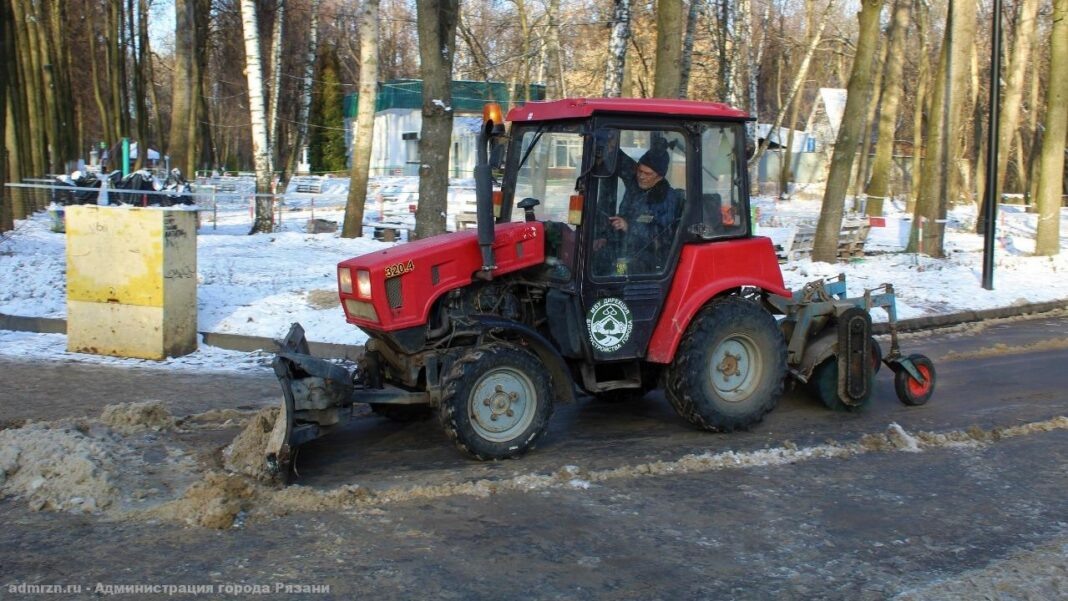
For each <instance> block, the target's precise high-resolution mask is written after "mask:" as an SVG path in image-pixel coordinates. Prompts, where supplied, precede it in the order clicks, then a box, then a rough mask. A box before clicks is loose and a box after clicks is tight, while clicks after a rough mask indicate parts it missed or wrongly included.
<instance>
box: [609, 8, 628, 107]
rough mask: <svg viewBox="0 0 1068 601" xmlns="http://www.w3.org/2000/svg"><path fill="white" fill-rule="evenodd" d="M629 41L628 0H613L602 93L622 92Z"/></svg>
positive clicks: (610, 94)
mask: <svg viewBox="0 0 1068 601" xmlns="http://www.w3.org/2000/svg"><path fill="white" fill-rule="evenodd" d="M629 41H630V0H615V4H614V9H613V11H612V27H611V33H610V34H609V37H608V61H607V62H608V65H607V70H606V71H605V78H604V95H605V97H607V98H619V96H620V95H621V94H622V93H623V74H624V68H625V67H626V60H627V45H628V42H629Z"/></svg>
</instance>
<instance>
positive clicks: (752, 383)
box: [708, 334, 762, 402]
mask: <svg viewBox="0 0 1068 601" xmlns="http://www.w3.org/2000/svg"><path fill="white" fill-rule="evenodd" d="M760 357H761V355H760V349H759V347H757V344H756V342H755V341H753V339H751V338H750V337H748V336H746V335H744V334H735V335H734V336H730V337H728V338H726V339H724V340H722V341H721V342H720V343H719V344H718V345H716V347H715V349H714V350H713V352H712V356H711V361H710V362H709V363H710V365H709V370H708V375H709V378H710V379H711V384H712V387H713V388H714V389H715V391H716V393H717V394H718V395H719V396H720V397H721V398H723V399H724V400H725V401H727V402H741V401H744V400H746V399H748V398H749V397H750V395H752V394H753V392H754V391H755V390H756V388H757V387H758V386H759V384H760V377H761V371H762V370H761V359H760Z"/></svg>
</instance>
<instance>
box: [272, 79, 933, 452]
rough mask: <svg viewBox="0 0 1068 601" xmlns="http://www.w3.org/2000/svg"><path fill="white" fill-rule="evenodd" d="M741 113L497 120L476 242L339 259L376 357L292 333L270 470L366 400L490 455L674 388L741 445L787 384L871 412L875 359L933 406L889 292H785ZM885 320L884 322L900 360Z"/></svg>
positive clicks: (492, 109) (924, 365)
mask: <svg viewBox="0 0 1068 601" xmlns="http://www.w3.org/2000/svg"><path fill="white" fill-rule="evenodd" d="M748 119H749V117H748V115H747V114H745V113H744V112H742V111H739V110H736V109H733V108H731V107H728V106H726V105H723V104H717V103H705V102H693V101H685V100H650V99H570V100H558V101H551V102H534V103H528V104H526V105H524V106H521V107H518V108H515V109H513V110H511V111H510V112H509V113H508V117H507V119H506V121H507V122H509V123H510V124H511V126H510V129H509V130H508V131H507V132H506V130H505V127H504V121H505V120H504V119H501V113H500V109H499V108H498V107H496V106H495V105H489V106H487V109H486V111H485V115H484V125H483V129H482V131H481V133H480V136H479V147H478V158H477V166H476V167H475V181H476V197H477V217H478V219H477V222H478V229H477V231H460V232H455V233H449V234H443V235H439V236H435V237H432V238H428V239H425V240H420V241H417V242H412V243H408V244H402V245H397V246H394V247H391V248H389V249H386V250H382V251H377V252H374V253H369V254H366V255H363V256H360V257H356V258H352V259H348V260H346V261H343V262H341V263H340V264H339V265H338V288H339V291H340V298H341V304H342V307H343V308H344V310H345V316H346V318H347V320H348V321H349V322H350V323H352V324H355V325H357V326H359V327H360V328H362V329H363V330H364V331H365V332H366V333H367V335H368V336H369V340H368V342H367V345H366V352H365V353H364V355H363V357H362V359H361V360H360V361H359V362H358V364H357V367H356V369H355V370H354V371H352V372H350V371H349V370H347V369H345V368H343V367H341V366H340V365H337V364H335V363H331V362H329V361H325V360H321V359H316V358H314V357H311V356H310V355H309V354H308V348H307V343H306V341H305V340H304V332H303V330H302V329H301V328H300V327H299V325H297V324H294V327H293V329H292V330H291V332H290V335H289V336H288V337H287V338H286V340H285V341H284V342H283V349H282V351H281V352H280V353H279V354H278V356H277V357H276V359H275V362H274V369H275V372H276V373H277V375H278V377H279V379H280V381H281V383H282V388H283V393H284V397H285V402H284V406H283V410H282V414H281V416H280V418H279V420H278V422H277V425H276V427H275V430H274V432H273V433H272V438H271V444H270V446H269V448H268V450H267V461H268V464H269V465H270V466H271V467H272V468H273V469H274V470H276V472H277V473H288V469H287V468H288V465H289V463H290V461H291V459H292V457H293V453H294V451H295V449H296V447H297V446H299V445H300V444H302V443H304V442H307V441H309V440H311V439H314V438H316V437H318V436H321V435H323V434H324V433H326V432H328V431H329V430H330V429H332V428H333V427H335V426H337V425H339V424H340V423H341V422H342V421H343V420H344V418H345V414H346V413H351V412H342V411H341V409H343V408H347V407H349V406H351V405H352V404H353V403H368V404H370V406H371V408H372V409H373V410H374V411H375V412H376V413H379V414H381V415H384V416H386V417H389V418H392V419H397V420H412V419H418V418H423V417H427V416H429V415H431V414H432V412H433V411H434V410H435V409H436V410H437V414H438V416H439V418H440V420H441V424H442V426H443V427H444V429H445V431H446V433H447V434H448V436H449V437H450V438H451V439H452V440H453V441H455V443H456V445H457V446H458V447H459V448H460V449H461V450H462V451H464V452H465V453H467V454H469V455H470V456H472V457H474V458H477V459H483V460H488V459H506V458H513V457H518V456H520V455H522V454H523V453H525V452H527V451H529V450H530V449H531V448H533V447H534V445H535V444H536V443H537V442H538V439H539V438H540V437H541V436H542V435H543V434H544V433H545V431H546V429H547V426H548V423H549V418H550V416H551V415H552V412H553V405H554V404H555V403H558V402H568V401H572V400H573V399H574V398H575V395H576V389H578V390H581V391H583V392H584V393H586V394H589V395H592V396H594V397H600V398H604V399H624V398H631V397H640V396H642V395H644V394H645V393H647V392H648V391H650V390H652V389H654V388H656V387H658V386H660V387H662V388H663V389H664V393H665V395H666V397H667V399H668V400H669V401H670V403H671V405H672V407H674V408H675V410H676V411H677V412H678V413H679V415H680V416H682V417H683V418H684V419H685V420H686V421H688V422H690V423H691V424H693V425H695V426H697V427H699V428H702V429H705V430H711V431H718V432H729V431H732V430H737V429H744V428H748V427H750V426H752V425H754V424H756V423H757V422H759V421H760V420H761V419H762V418H763V417H764V415H765V414H766V413H768V412H769V411H771V410H772V409H773V408H774V407H775V405H776V403H777V402H778V400H779V397H780V395H781V393H782V390H783V384H784V381H785V379H786V377H787V376H789V377H793V378H795V379H797V380H799V381H801V382H806V383H808V384H810V386H811V388H812V389H813V390H814V392H815V394H816V395H817V396H819V397H820V398H821V399H822V400H823V402H824V403H825V404H827V405H828V406H830V407H834V408H844V409H851V408H858V407H861V406H863V405H864V404H865V403H866V402H867V401H868V400H869V399H870V397H871V395H872V380H873V376H874V374H875V372H876V371H877V369H878V367H879V364H880V363H881V362H882V363H885V364H887V365H888V366H889V367H891V368H892V369H893V370H894V372H895V374H896V379H897V389H898V395H899V396H900V398H901V400H902V401H903V402H905V403H907V404H922V403H925V402H926V401H927V399H928V398H930V396H931V393H932V392H933V390H934V382H935V372H934V367H933V365H932V363H931V361H930V360H928V359H927V358H926V357H923V356H922V355H912V356H910V357H903V356H901V354H900V353H899V352H898V349H897V337H896V332H895V331H894V329H893V324H894V322H895V320H896V315H895V313H894V295H893V289H892V288H891V287H890V286H889V285H886V286H884V287H883V288H882V289H880V290H875V291H867V292H865V294H864V295H863V296H862V297H857V298H846V295H845V282H844V280H843V279H841V278H840V279H839V280H838V281H832V282H814V283H812V284H809V285H807V286H805V288H804V290H802V291H800V292H798V293H797V294H791V292H790V291H789V290H787V289H786V287H785V286H784V285H783V279H782V274H781V272H780V270H779V264H778V261H777V259H776V255H775V251H774V248H773V246H772V243H771V240H769V239H768V238H764V237H758V236H754V235H753V233H752V232H753V224H752V223H751V218H750V210H749V179H748V174H747V169H746V158H747V146H746V136H745V127H744V125H745V122H746V121H747V120H748ZM498 178H499V179H498ZM872 307H882V308H884V309H886V310H887V312H888V314H889V317H890V323H891V333H892V334H893V338H892V346H891V352H890V353H889V355H888V356H887V357H886V358H885V359H883V358H882V356H881V352H880V350H879V346H878V344H877V343H876V341H875V340H874V339H873V338H872V324H871V317H870V315H869V311H870V309H871V308H872ZM777 316H780V317H777Z"/></svg>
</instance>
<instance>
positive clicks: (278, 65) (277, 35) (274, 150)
mask: <svg viewBox="0 0 1068 601" xmlns="http://www.w3.org/2000/svg"><path fill="white" fill-rule="evenodd" d="M285 16H286V3H285V2H279V3H278V10H277V11H276V13H275V16H274V32H273V37H272V39H271V99H270V102H269V103H268V106H267V127H268V130H267V143H268V144H269V145H270V158H271V166H270V171H271V172H274V171H275V167H274V166H275V165H276V164H277V163H278V153H279V150H280V149H281V145H280V144H279V143H278V94H279V90H280V88H281V87H282V36H283V34H284V33H285Z"/></svg>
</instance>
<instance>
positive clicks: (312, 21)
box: [0, 0, 1068, 260]
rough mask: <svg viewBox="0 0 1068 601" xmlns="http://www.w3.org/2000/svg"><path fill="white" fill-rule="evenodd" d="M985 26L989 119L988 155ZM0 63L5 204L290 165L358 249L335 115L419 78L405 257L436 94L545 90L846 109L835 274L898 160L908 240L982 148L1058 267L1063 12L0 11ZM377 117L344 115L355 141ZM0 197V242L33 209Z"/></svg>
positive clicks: (387, 7)
mask: <svg viewBox="0 0 1068 601" xmlns="http://www.w3.org/2000/svg"><path fill="white" fill-rule="evenodd" d="M995 10H998V11H999V12H998V13H997V14H1000V15H1001V19H1000V21H999V24H1001V25H1002V26H1003V27H1002V31H1003V35H1002V37H1001V38H1000V46H1001V48H1002V49H1003V55H1002V56H1003V58H1002V60H1001V71H1000V77H999V78H998V82H999V87H998V89H997V90H996V91H997V92H998V95H999V96H1000V101H999V106H1000V113H1001V120H1000V127H999V128H998V130H997V131H996V132H993V133H994V135H990V133H991V132H989V131H987V125H986V124H987V122H988V119H987V118H988V115H989V110H990V105H991V98H992V95H991V92H992V90H991V89H990V85H991V79H992V78H991V77H990V67H991V49H992V42H993V41H994V36H993V35H992V28H993V26H994V24H995V23H994V19H993V17H994V15H995ZM0 44H2V46H3V52H2V54H3V60H2V61H0V107H2V108H3V110H0V139H2V140H3V141H4V144H3V146H2V149H3V152H2V153H0V180H3V181H6V182H18V181H21V180H22V179H24V178H27V177H34V176H42V175H44V174H48V173H53V174H54V173H63V172H64V171H65V170H66V168H67V165H68V164H69V162H70V161H72V160H76V159H78V158H85V157H86V155H87V154H88V152H89V150H90V149H91V148H95V147H99V146H100V145H101V143H103V146H105V147H112V146H113V145H114V144H115V143H116V142H117V141H118V140H119V139H121V138H124V137H125V138H130V139H132V140H136V141H138V142H139V144H140V147H141V148H146V147H151V148H157V149H159V150H160V151H162V152H163V153H164V154H167V155H169V156H170V157H171V158H172V164H173V165H174V166H177V167H179V168H181V169H183V171H184V172H186V173H188V174H192V173H195V172H196V171H197V170H206V169H215V168H218V169H228V170H235V169H241V170H255V171H256V173H257V179H258V187H259V188H260V190H261V191H267V190H268V189H269V186H270V182H271V180H272V176H273V174H277V173H282V174H291V173H293V171H294V167H295V164H296V161H297V159H298V156H297V153H298V150H299V149H300V148H302V147H303V146H305V145H307V146H308V147H309V149H310V154H311V157H310V158H311V161H312V168H313V170H316V171H325V172H341V173H343V174H344V173H347V174H348V175H350V176H351V177H352V178H353V180H352V185H351V186H350V198H349V206H348V210H347V212H346V213H347V214H346V219H345V227H344V230H343V231H344V235H346V236H357V235H360V234H361V231H360V222H361V219H360V216H361V215H362V208H363V201H364V198H363V195H364V194H365V192H366V181H367V178H368V175H369V174H368V172H367V164H366V160H367V158H368V156H369V153H368V152H366V149H367V148H369V144H370V137H369V135H368V136H366V138H365V136H360V137H359V138H358V139H357V140H355V141H354V148H355V150H354V156H355V157H357V160H354V161H352V164H351V166H350V165H347V164H346V159H345V151H344V131H343V122H342V98H343V96H344V95H345V94H347V93H351V92H357V91H360V92H362V93H361V94H360V98H361V100H363V99H373V98H374V96H375V94H374V93H373V92H374V90H376V86H377V85H378V83H379V82H388V81H390V80H394V79H402V78H417V79H422V80H423V82H424V84H423V90H424V99H423V109H422V112H423V126H422V127H423V131H422V132H421V135H420V141H419V144H420V156H421V157H424V162H425V163H426V164H425V165H424V166H423V167H422V169H421V173H420V195H419V199H420V200H419V209H418V213H417V216H416V217H417V224H416V230H415V232H414V234H415V235H416V236H417V237H419V236H427V235H432V234H435V233H438V232H441V231H444V229H445V226H444V222H443V217H442V215H444V212H445V211H444V210H442V208H443V207H444V204H445V194H446V187H447V186H446V183H445V182H446V181H447V174H446V169H447V164H448V161H447V157H448V147H449V136H450V135H451V120H452V114H451V110H450V109H449V107H450V102H451V95H450V94H451V90H450V87H449V82H450V81H451V80H453V79H462V80H474V81H500V82H506V83H508V84H510V85H511V86H512V87H513V89H515V90H529V85H528V84H530V83H543V84H544V85H545V88H546V97H547V98H549V99H555V98H563V97H572V96H627V97H672V98H674V97H679V98H690V99H695V100H715V101H725V102H728V103H730V104H733V105H735V106H739V107H741V108H744V109H746V110H748V111H749V112H750V113H752V114H753V115H754V116H755V117H757V119H758V120H759V121H760V122H761V123H769V124H773V128H777V127H779V126H780V125H781V126H784V127H788V128H790V129H791V130H794V129H797V130H802V129H804V128H805V120H806V119H807V118H808V115H809V114H810V112H811V110H812V107H813V104H814V102H815V101H816V98H817V96H818V93H819V89H820V88H827V87H830V88H847V89H848V90H849V98H848V101H847V105H846V109H845V115H844V118H843V123H842V126H841V127H840V129H839V133H838V139H837V142H836V144H835V147H834V155H833V157H832V159H831V161H830V165H831V166H830V172H829V174H828V180H827V185H826V190H825V192H824V198H823V210H822V211H821V216H820V224H819V231H818V233H817V240H816V249H815V252H814V258H815V259H817V260H833V258H834V252H835V248H836V244H837V232H838V229H839V228H840V226H841V221H842V215H843V211H844V207H845V201H846V198H847V197H851V196H856V195H866V197H867V198H868V202H867V210H868V212H869V213H872V214H879V213H881V211H882V204H883V203H882V200H883V199H885V198H887V197H889V196H891V195H892V194H894V193H898V192H900V190H891V189H890V183H889V181H888V179H889V178H888V175H889V174H891V173H892V165H891V159H892V157H895V156H896V157H898V159H899V160H901V157H902V156H904V157H911V158H909V159H907V160H909V161H911V164H912V168H911V169H910V170H909V172H910V176H909V177H910V178H911V181H910V182H909V185H908V186H907V194H908V198H907V199H906V200H907V202H908V203H909V204H908V207H909V210H910V211H912V212H913V213H915V215H916V216H917V217H923V218H924V219H923V220H924V221H927V222H928V223H938V222H942V221H944V220H945V215H946V211H947V209H948V207H949V206H950V205H951V204H955V203H976V204H980V203H982V202H983V199H984V198H986V197H987V196H988V194H987V193H986V190H985V186H986V183H987V181H988V178H987V167H986V161H985V155H986V153H987V150H988V148H989V147H990V145H991V144H997V146H996V147H997V148H998V149H999V153H998V163H997V168H996V173H997V174H998V176H999V177H998V180H997V187H998V188H999V189H1000V190H994V191H992V192H993V194H992V195H991V197H992V198H1000V191H1005V192H1012V193H1015V194H1020V195H1023V198H1024V202H1025V203H1027V204H1028V205H1030V206H1031V207H1032V208H1033V210H1034V211H1036V212H1038V213H1039V221H1038V232H1037V240H1036V253H1037V254H1055V253H1057V252H1058V250H1059V244H1058V240H1059V237H1060V232H1059V229H1058V228H1059V222H1060V219H1059V218H1057V216H1058V215H1059V211H1060V208H1061V206H1062V203H1063V197H1062V195H1063V194H1064V192H1065V183H1066V178H1065V168H1064V166H1065V160H1064V159H1065V152H1066V144H1068V126H1066V124H1068V0H1004V1H1003V2H1002V1H998V0H930V1H928V0H778V1H776V0H737V1H729V0H690V1H689V2H687V1H685V0H655V1H651V2H639V1H633V0H492V1H480V2H475V1H467V2H460V1H459V0H410V1H406V0H364V1H363V2H355V1H342V0H0ZM368 92H371V93H368ZM518 96H519V98H518V99H519V100H522V94H518ZM371 116H373V104H371V103H370V102H361V103H360V107H359V110H358V113H357V122H358V123H369V122H370V117H371ZM359 131H360V132H366V133H368V134H369V133H370V127H359ZM786 147H787V148H789V147H790V143H789V142H787V144H786ZM764 150H765V149H764V148H763V147H760V148H757V150H756V152H757V153H760V152H763V151H764ZM787 152H788V150H787ZM141 156H144V153H142V154H141ZM435 156H439V157H440V156H444V157H445V160H443V161H442V160H434V159H433V157H435ZM784 163H785V164H787V165H788V164H790V162H789V159H788V158H787V159H786V160H784ZM790 176H791V174H790V173H789V171H788V170H784V171H783V173H781V178H782V189H783V190H785V189H786V188H787V186H786V184H787V183H788V182H789V180H790ZM3 181H0V183H3ZM3 198H4V202H3V204H2V205H0V209H2V211H0V231H5V230H8V229H11V227H12V226H13V222H14V220H15V219H22V218H24V217H25V215H26V213H27V211H31V210H32V207H26V206H21V205H20V204H19V203H18V202H17V201H16V200H14V199H13V197H12V196H10V195H8V194H6V193H5V194H4V195H3ZM980 214H982V212H981V211H980ZM256 215H257V219H256V223H255V224H254V226H253V232H257V231H268V230H269V228H270V223H269V216H270V208H269V206H265V207H259V206H258V207H257V211H256ZM914 221H915V223H919V222H921V220H920V219H916V220H914ZM977 227H978V228H982V227H983V223H982V219H980V220H978V223H977ZM924 236H925V238H924V240H922V241H920V240H917V232H913V239H912V243H911V246H912V248H916V247H917V246H918V247H919V248H922V249H923V250H924V252H926V253H928V254H932V255H935V256H938V255H940V254H941V252H942V232H941V230H940V229H939V228H928V230H927V231H926V232H925V233H924ZM928 238H930V239H928ZM918 243H919V244H918Z"/></svg>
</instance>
